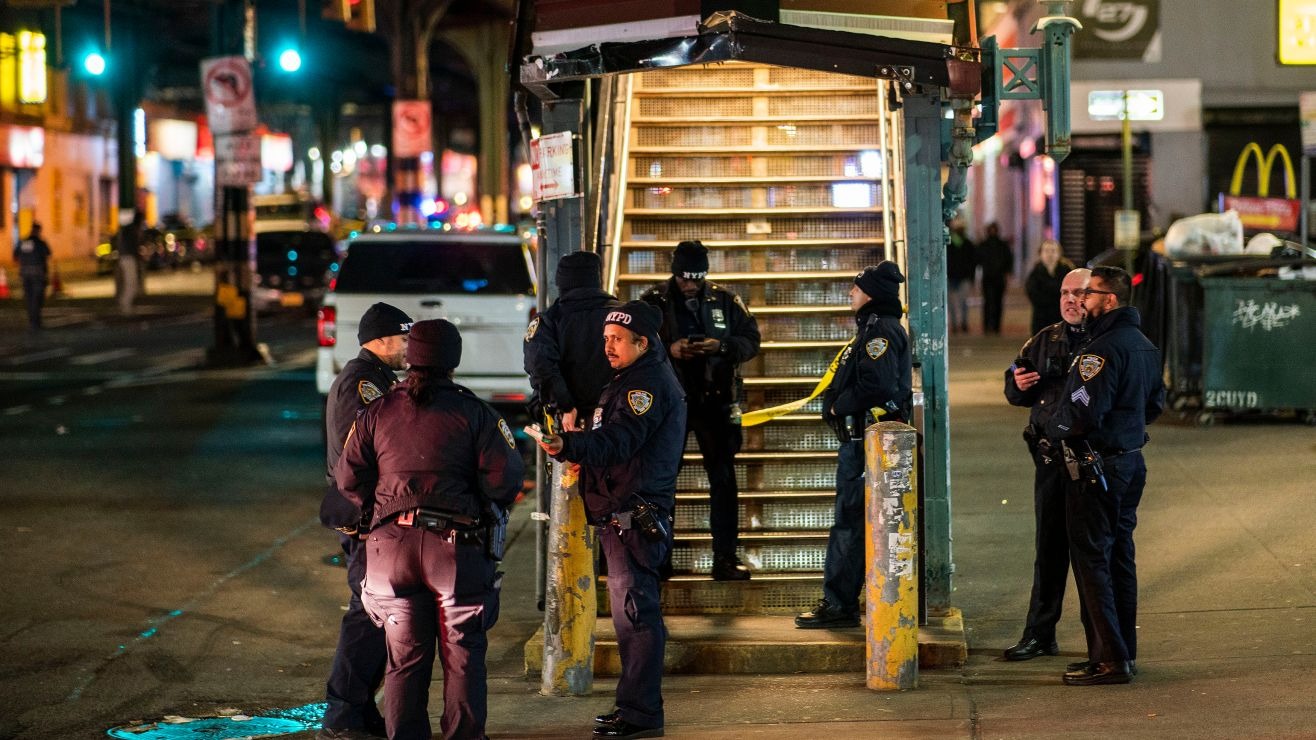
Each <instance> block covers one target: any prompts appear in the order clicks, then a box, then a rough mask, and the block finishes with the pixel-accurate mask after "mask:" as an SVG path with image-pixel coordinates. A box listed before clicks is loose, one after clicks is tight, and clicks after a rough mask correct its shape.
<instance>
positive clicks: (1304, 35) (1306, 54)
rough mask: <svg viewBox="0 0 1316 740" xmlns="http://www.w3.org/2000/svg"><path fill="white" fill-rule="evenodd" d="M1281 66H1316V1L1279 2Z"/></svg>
mask: <svg viewBox="0 0 1316 740" xmlns="http://www.w3.org/2000/svg"><path fill="white" fill-rule="evenodd" d="M1276 15H1277V16H1278V17H1279V29H1278V36H1279V40H1278V43H1277V44H1276V47H1277V48H1276V53H1277V54H1278V56H1279V63H1280V64H1316V0H1279V12H1278V13H1277V14H1276Z"/></svg>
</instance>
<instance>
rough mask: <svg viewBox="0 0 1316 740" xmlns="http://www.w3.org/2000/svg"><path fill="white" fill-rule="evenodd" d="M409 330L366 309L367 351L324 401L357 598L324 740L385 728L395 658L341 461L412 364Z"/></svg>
mask: <svg viewBox="0 0 1316 740" xmlns="http://www.w3.org/2000/svg"><path fill="white" fill-rule="evenodd" d="M410 329H411V317H410V316H408V315H407V314H406V313H405V312H403V311H402V310H401V309H398V308H395V307H393V306H390V305H389V304H387V303H376V304H375V305H373V306H371V307H370V308H368V309H366V312H365V313H364V314H363V315H362V316H361V323H360V325H359V326H358V327H357V332H356V337H357V341H358V342H359V343H360V345H361V353H360V354H358V355H357V356H356V357H355V358H354V359H352V360H350V361H349V362H348V363H347V364H346V365H344V366H343V370H342V372H340V373H338V377H336V378H334V383H333V385H331V386H330V387H329V396H328V398H327V399H326V401H325V412H324V425H325V439H326V442H327V445H326V450H325V458H326V461H327V463H328V468H327V472H326V474H325V484H326V485H325V494H324V499H323V501H321V503H320V521H321V522H322V523H324V525H325V526H328V527H332V528H335V529H338V530H339V532H340V535H339V542H340V543H341V545H342V548H343V555H344V557H345V559H346V562H347V585H348V586H349V587H350V588H351V589H352V598H351V600H350V601H349V602H348V604H347V613H346V614H344V615H343V622H342V625H341V626H340V627H339V631H338V650H337V651H336V652H335V653H334V662H333V667H332V668H331V669H330V672H329V680H328V682H327V683H326V685H325V699H326V701H327V706H326V707H325V710H324V720H323V722H322V723H321V724H322V729H321V730H320V732H319V733H318V734H317V735H316V738H317V740H354V739H355V738H362V737H369V736H371V734H372V733H373V735H375V736H382V735H383V733H384V718H383V717H382V716H380V714H379V709H378V708H376V707H375V690H376V689H377V688H378V687H379V682H380V681H382V680H383V679H384V662H385V661H386V660H387V657H388V656H387V653H386V652H385V648H384V633H383V631H381V630H380V629H379V628H378V627H376V626H375V624H374V623H373V622H371V621H370V616H369V615H368V614H366V612H365V609H364V608H363V607H362V606H361V579H362V578H365V575H366V550H365V543H363V542H362V541H361V540H360V538H359V534H358V530H359V529H360V523H361V513H360V511H358V510H357V508H356V507H355V506H353V505H352V504H351V503H350V502H348V501H347V500H346V499H344V498H343V497H342V495H341V494H339V492H338V486H337V484H336V483H335V481H334V466H335V465H336V464H337V463H338V456H339V455H340V454H341V453H342V451H343V443H344V441H345V440H346V439H347V431H348V430H349V429H351V428H352V423H353V422H354V421H356V417H357V415H358V414H360V413H361V411H362V410H363V409H365V407H366V406H368V405H370V403H371V402H373V401H376V400H378V399H379V398H380V397H382V396H383V395H384V393H386V392H387V391H388V390H389V389H390V388H392V387H393V384H394V383H396V382H397V380H398V376H397V375H396V374H394V372H393V371H394V370H401V369H402V368H403V367H404V366H405V364H406V360H405V357H406V350H407V332H408V331H410Z"/></svg>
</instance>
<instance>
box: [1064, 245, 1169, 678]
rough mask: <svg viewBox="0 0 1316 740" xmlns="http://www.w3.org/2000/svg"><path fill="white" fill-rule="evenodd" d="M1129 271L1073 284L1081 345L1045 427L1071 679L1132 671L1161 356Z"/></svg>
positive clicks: (1097, 271)
mask: <svg viewBox="0 0 1316 740" xmlns="http://www.w3.org/2000/svg"><path fill="white" fill-rule="evenodd" d="M1129 293H1130V287H1129V274H1128V273H1127V272H1125V271H1124V270H1121V269H1120V268H1118V267H1094V268H1092V276H1091V278H1089V280H1088V284H1087V287H1086V288H1084V291H1083V296H1084V297H1083V308H1084V310H1085V311H1086V312H1087V329H1088V343H1087V346H1085V347H1084V348H1083V350H1082V352H1081V353H1080V354H1079V356H1078V358H1077V359H1076V360H1075V361H1074V364H1073V367H1072V368H1071V369H1070V371H1069V379H1068V382H1067V383H1066V384H1065V389H1064V392H1063V395H1062V396H1061V399H1060V407H1059V408H1058V409H1057V410H1056V412H1055V415H1054V416H1052V417H1051V420H1050V421H1049V422H1047V435H1048V436H1050V437H1052V438H1053V440H1054V442H1053V444H1056V445H1063V447H1062V455H1063V456H1064V459H1065V461H1066V464H1067V466H1068V468H1069V472H1070V477H1071V480H1070V483H1069V486H1068V489H1067V491H1066V499H1065V502H1066V524H1067V526H1068V534H1069V551H1070V556H1071V559H1072V560H1073V563H1074V580H1075V581H1076V582H1077V583H1078V591H1079V597H1080V598H1079V604H1080V607H1081V608H1082V610H1083V626H1084V631H1085V632H1086V634H1087V642H1088V660H1087V661H1082V662H1079V663H1074V664H1071V665H1070V666H1069V670H1068V672H1066V673H1065V675H1064V682H1065V683H1066V684H1069V685H1071V686H1092V685H1097V684H1110V683H1128V682H1129V681H1130V680H1131V678H1132V675H1133V673H1134V672H1136V669H1135V668H1134V666H1133V661H1134V660H1135V659H1136V658H1137V654H1138V643H1137V631H1136V630H1137V616H1138V576H1137V569H1136V566H1135V564H1134V558H1133V528H1134V526H1135V525H1136V524H1137V512H1138V501H1139V500H1140V499H1141V498H1142V489H1143V485H1144V484H1145V483H1146V481H1147V466H1146V463H1144V461H1143V458H1142V446H1143V444H1145V443H1146V441H1147V439H1148V437H1147V432H1146V425H1147V424H1149V423H1151V422H1152V421H1154V420H1155V419H1156V418H1157V417H1158V416H1160V414H1161V409H1162V407H1163V404H1164V401H1165V386H1164V385H1163V384H1162V382H1161V355H1160V352H1159V351H1158V350H1157V349H1156V347H1155V346H1154V345H1153V344H1152V343H1151V342H1149V341H1148V340H1147V338H1146V337H1145V336H1143V334H1142V332H1141V331H1140V330H1139V324H1140V317H1139V315H1138V309H1136V308H1133V307H1131V306H1128V305H1126V304H1127V303H1128V300H1129Z"/></svg>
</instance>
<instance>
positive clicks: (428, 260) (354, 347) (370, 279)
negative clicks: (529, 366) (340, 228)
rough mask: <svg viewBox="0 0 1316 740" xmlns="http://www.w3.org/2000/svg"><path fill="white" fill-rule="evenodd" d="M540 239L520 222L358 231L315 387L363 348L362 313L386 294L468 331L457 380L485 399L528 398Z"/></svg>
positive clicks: (328, 304)
mask: <svg viewBox="0 0 1316 740" xmlns="http://www.w3.org/2000/svg"><path fill="white" fill-rule="evenodd" d="M536 285H537V281H536V277H535V271H534V245H533V242H532V241H531V240H530V237H528V236H523V235H521V234H518V233H517V232H516V230H515V229H513V228H511V227H496V228H492V229H482V230H474V231H465V230H457V229H396V230H389V229H387V228H384V229H381V230H380V231H378V232H374V233H364V234H361V235H359V236H355V237H353V238H352V239H351V240H350V241H349V242H348V243H347V254H346V256H345V257H344V258H343V260H342V261H341V263H340V264H339V265H338V270H337V274H336V276H335V277H334V279H333V281H332V282H331V284H330V289H329V292H328V293H327V294H326V295H325V297H324V303H323V305H322V306H321V307H320V311H319V314H318V320H317V322H316V332H317V334H318V339H319V344H320V349H319V353H318V358H317V362H316V372H315V384H316V387H317V389H318V390H319V391H320V393H322V394H327V393H328V392H329V386H330V385H331V384H332V383H333V381H334V376H336V375H337V374H338V372H339V371H340V370H341V369H342V368H343V365H345V364H346V363H347V362H348V361H349V360H351V359H352V358H354V357H356V356H357V354H359V353H360V351H361V348H360V346H359V345H358V344H357V341H356V331H357V325H358V324H359V323H360V321H361V315H362V314H363V313H365V311H366V309H367V308H369V307H370V306H371V305H373V304H375V303H377V302H379V301H383V302H384V303H388V304H390V305H393V306H396V307H398V308H400V309H402V310H403V311H405V312H406V313H407V314H408V315H409V316H411V318H412V319H414V320H416V321H423V320H425V319H439V318H442V319H447V320H449V321H451V322H452V323H453V324H455V325H456V326H457V328H458V330H460V331H461V335H462V362H461V366H460V367H458V368H457V373H456V378H455V380H456V381H457V382H458V383H461V384H462V385H464V386H466V387H468V388H470V389H471V390H472V391H474V392H475V393H476V395H478V396H479V397H480V398H482V399H484V400H486V401H488V402H490V403H497V404H522V403H525V401H526V400H527V399H528V398H529V396H530V380H529V378H528V377H526V374H525V372H524V371H523V369H522V368H523V365H522V359H521V344H522V338H523V337H524V335H525V328H526V325H527V324H528V323H529V322H530V319H532V318H533V317H534V314H535V308H536V299H535V289H536Z"/></svg>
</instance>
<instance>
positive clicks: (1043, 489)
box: [1005, 242, 1089, 660]
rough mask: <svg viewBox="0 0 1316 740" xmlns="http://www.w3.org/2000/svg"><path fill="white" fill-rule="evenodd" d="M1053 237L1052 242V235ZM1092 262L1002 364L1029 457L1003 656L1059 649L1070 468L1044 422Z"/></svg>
mask: <svg viewBox="0 0 1316 740" xmlns="http://www.w3.org/2000/svg"><path fill="white" fill-rule="evenodd" d="M1051 243H1052V244H1054V243H1055V242H1051ZM1088 274H1089V270H1087V269H1081V270H1074V271H1072V272H1070V273H1068V274H1067V275H1065V278H1064V283H1063V285H1062V288H1061V290H1060V297H1059V299H1058V301H1057V303H1058V304H1059V308H1058V311H1057V313H1059V314H1060V315H1061V320H1059V321H1057V322H1055V323H1053V324H1051V325H1050V326H1047V327H1045V328H1043V329H1042V330H1041V331H1039V332H1037V333H1036V334H1035V335H1033V337H1032V338H1031V339H1029V340H1028V341H1027V342H1025V343H1024V346H1023V347H1022V348H1021V349H1020V350H1019V356H1018V358H1017V359H1016V360H1015V361H1014V362H1013V363H1012V364H1011V365H1010V367H1009V368H1007V369H1006V371H1005V398H1006V400H1007V401H1009V402H1010V404H1011V405H1012V406H1027V407H1028V408H1029V409H1030V410H1029V412H1028V426H1026V427H1024V442H1026V443H1027V444H1028V453H1029V454H1030V455H1031V456H1032V458H1033V466H1034V473H1033V525H1034V540H1033V544H1034V555H1033V591H1032V596H1031V597H1029V601H1028V617H1027V619H1025V621H1024V631H1023V636H1022V637H1020V638H1019V642H1017V643H1015V644H1014V645H1012V646H1010V647H1008V648H1006V649H1005V659H1006V660H1030V659H1032V658H1036V657H1038V656H1040V655H1057V654H1058V653H1059V652H1060V647H1059V646H1058V645H1057V644H1056V623H1057V622H1059V621H1060V613H1061V607H1062V605H1063V604H1064V599H1065V581H1067V580H1068V578H1069V537H1068V535H1067V534H1066V533H1065V489H1066V487H1067V486H1068V485H1069V473H1068V471H1067V470H1066V469H1065V461H1064V459H1063V456H1062V455H1061V451H1060V450H1059V449H1058V448H1054V449H1053V448H1052V447H1051V444H1050V441H1049V440H1048V439H1047V438H1046V425H1047V422H1049V421H1050V420H1051V415H1052V414H1053V413H1055V410H1056V408H1057V407H1058V406H1059V404H1060V400H1061V393H1062V392H1063V391H1064V389H1065V381H1066V379H1067V378H1068V377H1069V366H1070V365H1071V364H1073V361H1074V357H1075V356H1076V355H1077V354H1078V351H1079V348H1081V347H1082V346H1083V343H1084V341H1085V340H1086V339H1087V332H1086V331H1085V330H1084V328H1083V287H1084V285H1085V284H1086V283H1087V279H1088Z"/></svg>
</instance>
